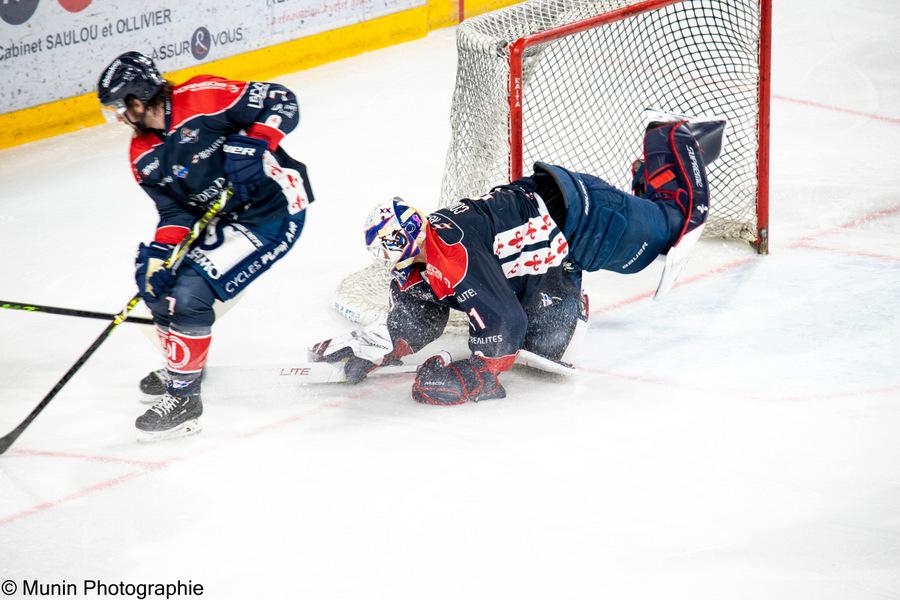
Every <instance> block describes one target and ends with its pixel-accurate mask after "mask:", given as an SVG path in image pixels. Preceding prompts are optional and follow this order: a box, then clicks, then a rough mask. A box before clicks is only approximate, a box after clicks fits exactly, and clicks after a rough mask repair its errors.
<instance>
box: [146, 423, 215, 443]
mask: <svg viewBox="0 0 900 600" xmlns="http://www.w3.org/2000/svg"><path fill="white" fill-rule="evenodd" d="M202 430H203V428H202V427H201V426H200V420H199V419H191V420H190V421H185V422H184V423H182V424H181V425H179V426H178V427H173V428H172V429H167V430H165V431H142V430H140V429H138V430H137V441H139V442H141V443H152V442H162V441H164V440H171V439H175V438H180V437H187V436H189V435H194V434H195V433H200V431H202Z"/></svg>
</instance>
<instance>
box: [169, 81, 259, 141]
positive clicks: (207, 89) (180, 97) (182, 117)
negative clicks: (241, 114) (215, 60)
mask: <svg viewBox="0 0 900 600" xmlns="http://www.w3.org/2000/svg"><path fill="white" fill-rule="evenodd" d="M247 85H248V84H247V82H246V81H230V80H228V79H224V78H222V77H216V76H214V75H197V76H196V77H192V78H191V79H188V80H187V81H185V82H184V83H182V84H181V85H177V86H175V88H174V89H173V90H172V127H173V128H175V127H178V126H179V125H181V124H182V123H184V121H186V120H188V119H190V118H192V117H195V116H197V115H201V114H203V115H214V114H217V113H220V112H223V111H225V110H227V109H228V108H230V107H231V106H232V105H234V103H235V102H237V101H238V100H239V99H240V98H241V96H243V94H244V91H245V90H246V89H247Z"/></svg>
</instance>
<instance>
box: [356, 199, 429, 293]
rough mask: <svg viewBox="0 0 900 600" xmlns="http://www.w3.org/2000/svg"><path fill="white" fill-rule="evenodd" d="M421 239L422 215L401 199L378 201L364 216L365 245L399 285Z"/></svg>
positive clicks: (423, 222) (423, 233)
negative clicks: (367, 215)
mask: <svg viewBox="0 0 900 600" xmlns="http://www.w3.org/2000/svg"><path fill="white" fill-rule="evenodd" d="M424 241H425V218H424V217H423V216H422V213H420V212H419V211H418V210H416V209H415V208H413V207H412V206H410V205H409V204H407V203H406V202H404V201H403V200H402V199H401V198H394V199H393V200H391V201H389V202H381V203H379V204H378V206H376V207H375V208H374V209H373V210H372V212H371V213H369V217H368V219H366V247H367V248H368V249H369V252H371V253H372V257H373V259H374V260H375V262H377V263H378V264H381V265H384V267H385V268H386V269H388V270H390V273H391V275H392V276H393V277H394V278H395V279H396V280H397V281H399V282H400V284H401V285H402V284H404V283H406V279H407V278H408V277H409V273H410V271H411V270H412V265H413V262H414V261H415V258H416V257H417V256H418V255H419V253H420V252H421V245H422V243H423V242H424Z"/></svg>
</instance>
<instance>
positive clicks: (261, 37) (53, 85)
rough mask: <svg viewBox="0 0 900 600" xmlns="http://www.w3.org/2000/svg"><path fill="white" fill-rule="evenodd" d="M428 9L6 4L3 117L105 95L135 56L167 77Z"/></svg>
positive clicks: (406, 1) (0, 28) (354, 1)
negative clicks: (119, 63)
mask: <svg viewBox="0 0 900 600" xmlns="http://www.w3.org/2000/svg"><path fill="white" fill-rule="evenodd" d="M425 3H426V0H230V1H228V2H222V1H221V0H180V1H179V0H158V1H154V2H135V1H133V0H132V1H125V0H0V82H2V85H0V114H2V113H7V112H11V111H14V110H18V109H21V108H27V107H29V106H35V105H38V104H43V103H45V102H50V101H52V100H59V99H61V98H68V97H70V96H77V95H79V94H83V93H85V92H89V91H92V90H94V89H96V84H97V77H99V75H100V71H101V70H102V69H103V67H105V66H106V65H107V64H109V63H110V62H112V60H113V59H114V58H115V57H116V56H118V55H119V54H121V53H122V52H125V51H128V50H137V51H139V52H143V53H144V54H146V55H147V56H150V57H151V58H153V59H154V60H155V61H156V63H157V65H158V66H159V68H160V70H161V71H164V72H165V71H173V70H175V69H183V68H186V67H190V66H194V65H197V64H200V63H204V62H209V61H214V60H219V59H222V58H225V57H228V56H232V55H235V54H240V53H242V52H247V51H250V50H256V49H258V48H263V47H265V46H271V45H273V44H278V43H281V42H286V41H289V40H293V39H297V38H301V37H306V36H308V35H312V34H315V33H321V32H323V31H328V30H331V29H336V28H338V27H343V26H346V25H352V24H354V23H360V22H362V21H368V20H370V19H374V18H377V17H382V16H385V15H388V14H392V13H395V12H399V11H402V10H407V9H410V8H414V7H417V6H424V5H425Z"/></svg>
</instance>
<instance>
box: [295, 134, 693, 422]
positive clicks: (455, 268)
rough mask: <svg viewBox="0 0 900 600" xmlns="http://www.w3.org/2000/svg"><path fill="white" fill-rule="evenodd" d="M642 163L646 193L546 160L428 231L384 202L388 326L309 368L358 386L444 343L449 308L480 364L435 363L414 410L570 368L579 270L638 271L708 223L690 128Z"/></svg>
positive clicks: (649, 150) (316, 355)
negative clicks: (522, 359)
mask: <svg viewBox="0 0 900 600" xmlns="http://www.w3.org/2000/svg"><path fill="white" fill-rule="evenodd" d="M640 162H641V163H642V165H643V166H640V165H639V167H638V169H637V170H636V171H635V185H634V191H635V192H637V193H636V194H630V193H627V192H624V191H622V190H618V189H616V188H614V187H612V186H611V185H609V184H608V183H607V182H605V181H604V180H603V179H600V178H599V177H597V176H595V175H591V174H587V173H578V172H574V171H571V170H568V169H566V168H564V167H561V166H557V165H552V164H548V163H540V162H539V163H536V164H535V165H534V172H533V174H532V175H531V176H530V177H523V178H521V179H518V180H516V181H513V182H512V183H509V184H507V185H502V186H499V187H496V188H494V189H493V190H491V191H490V192H489V193H488V194H486V195H485V196H483V197H481V198H479V199H477V200H471V199H464V200H461V201H460V202H458V203H456V204H453V205H451V206H448V207H446V208H442V209H440V210H438V211H436V212H434V213H431V214H430V215H428V218H427V223H426V219H425V218H424V216H423V215H422V214H421V213H419V212H418V211H416V210H415V209H414V208H412V207H411V206H409V205H408V204H406V203H405V202H404V201H402V200H401V199H399V198H395V199H394V200H393V201H391V202H387V203H382V204H379V205H378V206H376V208H375V209H374V210H373V212H372V213H371V215H370V216H369V221H368V223H367V229H366V243H367V245H368V247H369V249H370V251H372V253H373V255H374V256H375V258H376V260H377V261H378V262H381V263H382V264H384V265H385V266H387V267H388V268H389V269H390V271H391V274H392V275H393V281H392V283H391V308H390V309H389V312H388V316H387V321H386V323H383V324H377V325H373V326H370V327H368V328H366V329H364V330H360V331H357V332H354V333H353V334H351V335H350V336H349V337H347V338H344V339H340V340H337V339H335V340H327V341H326V342H322V343H319V344H316V345H315V346H313V348H312V349H311V356H312V358H313V359H314V360H326V361H343V362H344V365H345V370H346V371H347V373H348V379H351V373H352V374H353V377H352V379H354V380H361V379H362V378H364V377H365V375H367V374H368V373H369V372H371V371H372V370H373V369H376V368H378V367H379V366H381V365H386V364H391V362H392V361H395V360H398V359H399V358H401V357H402V356H404V355H406V354H409V353H411V352H417V351H418V350H420V349H421V348H423V347H424V346H425V345H426V344H428V343H430V342H432V341H433V340H435V339H436V338H437V337H438V336H440V335H441V333H442V332H443V330H444V327H445V326H446V323H447V318H448V315H449V311H450V310H460V311H463V312H464V313H465V314H466V315H467V317H468V320H469V349H470V352H471V355H470V357H469V358H466V359H464V360H458V361H453V362H449V363H448V362H446V361H443V360H440V359H429V360H428V361H426V362H425V363H424V364H423V365H422V366H421V367H420V368H419V370H418V372H417V375H416V380H415V383H414V384H413V390H412V393H413V397H414V399H416V400H417V401H420V402H427V403H434V404H460V403H463V402H466V401H468V400H473V401H478V400H485V399H493V398H502V397H504V396H505V395H506V392H505V390H504V388H503V386H502V384H501V383H500V381H499V376H500V374H501V373H502V372H504V371H506V370H508V369H509V368H510V367H511V366H512V364H513V363H514V362H516V359H517V357H518V356H519V354H520V352H523V351H524V352H527V353H528V355H529V356H530V357H532V360H530V364H532V365H545V364H550V365H554V364H555V365H560V366H561V367H563V368H565V367H567V366H570V365H572V364H573V358H572V356H573V354H574V351H575V350H576V347H577V338H578V337H579V336H578V335H576V333H577V332H578V331H579V330H583V329H584V325H585V324H586V322H587V299H586V297H584V296H583V294H582V292H581V274H582V272H583V271H596V270H601V269H602V270H607V271H614V272H617V273H622V274H632V273H637V272H639V271H641V270H643V269H644V268H646V267H647V266H648V265H649V264H650V263H651V262H652V261H653V260H655V259H656V258H657V257H659V256H663V255H665V254H666V253H667V252H669V251H670V250H671V249H672V248H673V246H676V245H677V244H679V243H680V242H681V241H682V240H683V239H684V238H685V236H687V235H690V234H691V233H692V232H694V231H695V230H697V229H698V228H701V227H702V225H703V224H704V223H705V221H706V215H707V213H708V204H709V196H708V184H707V180H706V168H705V162H704V159H703V154H702V152H701V150H700V147H699V145H698V143H697V141H696V140H695V139H694V137H693V135H692V134H691V131H690V130H689V129H688V127H687V126H686V123H685V122H684V121H676V122H667V123H663V124H661V125H659V126H657V127H651V128H650V129H648V131H647V132H646V134H645V139H644V157H643V160H642V161H640ZM638 194H639V195H638ZM579 323H580V324H581V326H579ZM541 359H544V360H541ZM545 361H546V362H545Z"/></svg>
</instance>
